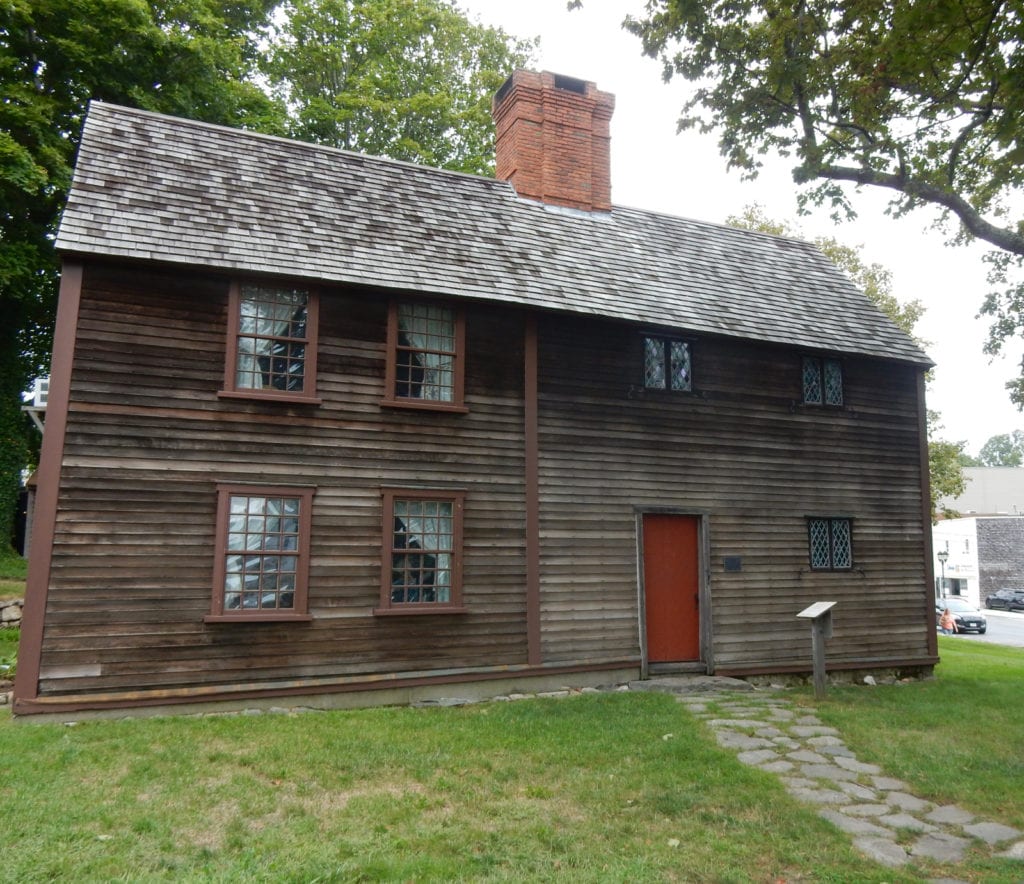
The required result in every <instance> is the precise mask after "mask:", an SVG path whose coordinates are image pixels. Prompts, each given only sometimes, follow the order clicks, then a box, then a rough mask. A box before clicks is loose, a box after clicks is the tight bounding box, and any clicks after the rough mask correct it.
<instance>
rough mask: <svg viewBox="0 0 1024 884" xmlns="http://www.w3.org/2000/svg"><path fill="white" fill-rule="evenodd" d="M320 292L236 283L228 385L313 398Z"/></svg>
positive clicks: (233, 389)
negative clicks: (318, 295)
mask: <svg viewBox="0 0 1024 884" xmlns="http://www.w3.org/2000/svg"><path fill="white" fill-rule="evenodd" d="M317 307H318V302H317V298H316V295H315V294H314V293H312V292H310V291H307V290H305V289H300V288H287V287H281V286H268V285H256V284H249V283H235V284H233V285H232V287H231V296H230V303H229V309H230V311H231V312H230V318H231V321H230V327H229V341H228V354H229V360H228V363H229V364H228V368H227V377H226V379H225V384H226V389H227V390H228V391H230V392H232V393H235V394H246V395H259V396H268V395H269V396H277V397H282V396H283V397H286V398H289V399H292V398H311V397H313V396H314V395H315V392H314V391H315V381H316V320H317Z"/></svg>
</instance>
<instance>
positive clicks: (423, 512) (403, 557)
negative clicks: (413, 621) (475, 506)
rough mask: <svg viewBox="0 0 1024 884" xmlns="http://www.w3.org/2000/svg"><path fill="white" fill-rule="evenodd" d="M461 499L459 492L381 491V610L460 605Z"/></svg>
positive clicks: (462, 494) (417, 610) (447, 607)
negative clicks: (382, 527) (382, 543)
mask: <svg viewBox="0 0 1024 884" xmlns="http://www.w3.org/2000/svg"><path fill="white" fill-rule="evenodd" d="M463 498H464V493H463V492H461V491H459V492H451V491H421V490H411V491H406V490H400V489H395V490H390V489H389V490H386V491H385V492H384V561H383V568H382V570H383V585H382V587H381V610H385V611H391V612H395V611H406V612H422V611H432V610H440V609H452V608H459V607H460V606H461V602H462V579H461V573H462V504H463Z"/></svg>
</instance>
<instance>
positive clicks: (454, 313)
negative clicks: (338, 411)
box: [383, 302, 466, 411]
mask: <svg viewBox="0 0 1024 884" xmlns="http://www.w3.org/2000/svg"><path fill="white" fill-rule="evenodd" d="M387 351H388V352H387V367H386V372H385V379H384V383H385V394H384V399H383V402H384V404H385V405H393V406H394V405H398V406H402V407H409V408H427V409H437V410H442V411H466V408H465V407H464V405H463V389H464V387H463V378H464V355H463V354H464V353H465V319H464V316H463V314H462V311H461V310H459V309H457V308H454V307H447V306H444V305H438V304H431V303H421V302H392V303H391V305H390V307H389V309H388V348H387Z"/></svg>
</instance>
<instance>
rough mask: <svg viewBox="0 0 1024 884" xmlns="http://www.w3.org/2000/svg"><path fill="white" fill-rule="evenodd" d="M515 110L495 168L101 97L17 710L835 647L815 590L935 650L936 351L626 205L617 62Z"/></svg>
mask: <svg viewBox="0 0 1024 884" xmlns="http://www.w3.org/2000/svg"><path fill="white" fill-rule="evenodd" d="M494 106H495V119H496V122H497V132H498V141H497V144H498V157H497V168H498V180H492V179H489V178H481V177H475V176H469V175H462V174H456V173H452V172H446V171H441V170H438V169H429V168H423V167H420V166H415V165H411V164H406V163H400V162H394V161H390V160H384V159H378V158H375V157H368V156H361V155H356V154H352V153H347V152H344V151H339V150H332V149H328V148H324V147H318V146H314V145H310V144H304V143H298V142H294V141H288V140H284V139H280V138H273V137H268V136H263V135H256V134H252V133H249V132H242V131H235V130H232V129H227V128H222V127H217V126H211V125H206V124H203V123H196V122H191V121H188V120H182V119H175V118H170V117H165V116H158V115H154V114H151V113H144V112H142V111H137V110H129V109H126V108H121V107H114V106H109V105H104V104H94V105H93V106H92V108H91V110H90V111H89V115H88V119H87V121H86V124H85V130H84V134H83V138H82V145H81V151H80V153H79V158H78V165H77V170H76V173H75V179H74V185H73V187H72V190H71V195H70V199H69V201H68V206H67V210H66V212H65V214H64V218H63V223H62V226H61V229H60V236H59V240H58V246H59V248H60V250H61V252H62V255H63V259H64V271H63V277H62V284H61V296H60V306H59V314H58V318H57V332H56V341H55V349H54V359H53V374H52V380H51V389H50V396H49V406H48V418H47V423H46V432H45V437H44V449H43V455H42V464H41V467H40V472H39V476H40V478H39V490H38V496H37V501H36V512H35V537H34V542H33V549H32V557H31V565H30V576H29V588H28V593H27V598H26V607H25V623H24V626H23V633H22V636H23V637H22V650H21V659H20V660H19V665H18V674H17V685H16V693H15V700H14V709H15V712H16V713H18V714H23V715H27V714H39V713H51V714H56V715H67V714H71V713H75V714H79V713H80V712H81V711H82V710H92V711H94V712H97V713H100V712H102V711H103V710H112V709H117V710H120V709H125V708H140V707H168V706H173V707H175V708H178V709H183V710H184V709H186V708H190V707H191V708H196V707H197V706H199V708H216V706H217V704H220V705H221V706H223V705H234V706H238V705H240V704H243V703H244V704H247V705H252V706H260V705H282V704H284V703H295V704H304V705H320V706H331V705H344V704H352V703H357V702H358V703H374V702H401V701H404V700H409V699H412V698H416V697H431V696H433V697H437V696H443V695H447V696H471V695H472V693H473V692H477V693H487V692H490V693H497V692H500V691H502V690H512V689H517V688H519V689H531V688H532V689H536V688H538V687H540V686H544V685H547V686H555V685H566V684H571V685H586V684H596V683H609V682H613V681H616V680H623V679H630V678H636V677H643V676H644V675H646V674H648V673H650V672H658V671H666V670H688V671H698V672H707V673H717V674H728V675H736V676H745V675H746V676H749V675H753V674H765V673H784V672H806V671H809V670H810V668H811V659H810V657H811V648H810V638H809V630H808V628H807V624H806V621H801V620H799V619H797V617H796V614H797V613H798V612H799V611H800V610H801V609H803V608H805V607H806V606H808V605H809V604H811V603H813V602H815V601H819V600H828V601H835V602H836V606H835V609H834V618H835V619H834V637H833V638H832V639H831V641H830V643H829V647H828V660H829V667H830V669H832V670H839V669H848V670H880V669H901V670H917V671H922V670H924V671H927V670H928V669H929V668H930V667H931V666H932V665H933V664H934V663H935V662H936V648H935V638H934V633H935V628H934V615H933V613H932V607H931V606H932V592H931V586H932V575H931V573H930V561H931V555H930V549H929V542H930V541H929V521H930V519H929V503H928V501H929V496H928V473H927V452H926V443H925V418H924V414H925V411H924V395H923V374H924V372H925V370H926V368H927V367H928V366H929V364H930V363H929V362H928V359H927V357H926V356H925V355H924V354H923V353H921V351H920V350H919V349H918V348H917V347H916V346H915V344H914V343H913V341H911V340H910V339H909V338H908V337H907V336H906V335H905V334H904V333H903V332H901V331H900V330H899V329H898V328H896V326H894V325H893V324H892V323H891V322H890V321H889V319H887V318H886V317H885V316H884V315H883V314H882V313H880V312H879V311H878V310H877V309H876V308H875V307H874V306H872V305H871V304H870V303H869V302H868V301H867V299H866V298H865V297H864V296H863V295H862V294H861V293H860V292H859V291H857V290H856V288H855V287H854V286H853V285H852V284H851V283H850V282H849V281H848V280H847V278H846V277H845V276H844V275H843V274H841V273H840V272H839V271H838V270H837V269H836V268H835V267H834V266H833V265H831V264H830V263H829V261H828V260H827V259H825V258H824V257H823V256H822V255H821V254H820V253H819V252H818V251H817V250H816V249H815V248H814V247H812V246H810V245H808V244H806V243H802V242H797V241H793V240H789V239H783V238H779V237H774V236H767V235H763V234H760V233H752V232H748V231H742V230H735V229H731V228H728V227H721V226H717V225H713V224H707V223H702V222H698V221H691V220H685V219H681V218H676V217H669V216H665V215H659V214H654V213H651V212H644V211H638V210H635V209H628V208H621V207H618V206H614V205H612V203H611V199H610V195H611V187H610V181H609V139H608V127H609V120H610V117H611V113H612V108H613V99H612V97H611V96H610V95H608V94H606V93H602V92H600V91H598V90H597V89H596V88H595V86H594V84H593V83H587V82H583V81H580V80H575V79H571V78H567V77H561V76H556V75H553V74H549V73H543V74H537V73H531V72H523V71H521V72H517V73H516V74H515V75H514V76H513V77H512V78H511V79H510V80H509V81H508V83H506V85H505V86H504V87H503V88H502V89H501V90H500V92H499V93H498V95H497V96H496V98H495V104H494ZM282 698H284V699H282ZM200 704H205V705H201V706H200ZM211 704H212V705H211Z"/></svg>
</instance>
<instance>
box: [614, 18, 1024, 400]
mask: <svg viewBox="0 0 1024 884" xmlns="http://www.w3.org/2000/svg"><path fill="white" fill-rule="evenodd" d="M625 26H626V27H627V28H628V29H629V30H630V31H632V32H633V33H635V34H637V35H638V36H639V37H640V38H641V40H642V42H643V51H644V52H645V53H646V54H647V55H650V56H652V57H655V58H660V59H661V61H662V63H663V66H664V76H665V78H666V79H670V78H672V77H673V76H676V75H678V76H681V77H683V78H685V79H687V80H689V81H691V82H692V83H694V84H695V88H694V90H693V92H692V97H691V98H690V99H689V100H688V101H687V103H686V104H685V106H684V108H683V115H682V117H681V119H680V121H679V126H680V129H688V128H692V127H696V128H698V129H699V130H700V131H702V132H712V131H715V132H717V133H718V134H719V144H720V147H721V150H722V153H723V155H724V156H725V157H726V159H727V160H728V163H729V165H730V166H731V167H737V168H739V169H741V170H742V171H743V172H744V173H746V174H747V175H748V176H754V175H756V174H757V171H758V168H759V166H760V165H761V161H760V159H759V158H760V157H761V156H764V155H781V156H784V157H788V158H790V159H791V161H792V162H793V175H794V178H795V180H796V181H797V182H799V183H802V184H806V185H808V189H807V190H806V191H805V192H804V193H802V194H801V201H802V204H804V205H806V203H807V201H812V202H815V203H819V204H821V203H831V204H832V205H833V206H834V207H836V209H837V210H839V211H846V212H847V213H849V214H852V208H851V206H850V204H849V201H848V199H847V195H846V192H845V190H844V187H845V186H847V185H850V184H853V185H867V186H870V187H875V188H879V189H881V190H883V191H887V192H888V193H889V194H890V195H891V202H890V207H889V211H890V212H891V213H893V214H895V215H897V216H900V215H903V214H905V213H907V212H909V211H911V210H912V209H916V208H918V207H921V206H924V205H930V206H933V207H935V208H937V209H938V211H939V213H940V219H941V220H955V221H957V222H959V228H958V231H957V233H956V235H955V241H957V242H961V243H963V242H968V241H970V240H972V239H980V240H983V241H985V242H988V243H990V244H991V245H993V246H995V247H996V249H997V251H995V252H993V253H991V254H990V255H989V256H988V260H989V262H990V281H991V282H992V284H993V285H994V286H996V287H997V289H996V290H994V291H993V292H992V293H991V294H990V295H989V296H988V298H987V299H986V301H985V303H984V305H983V307H982V310H983V312H984V313H987V314H988V315H990V316H992V317H993V318H994V322H993V325H992V329H991V333H990V337H989V341H988V343H987V345H986V350H988V351H989V352H990V353H998V352H999V351H1000V349H1001V347H1002V345H1003V344H1004V343H1005V342H1006V341H1007V340H1009V339H1010V338H1012V337H1015V336H1017V335H1019V334H1020V333H1021V332H1024V280H1022V277H1021V276H1020V275H1019V273H1020V271H1021V270H1024V215H1022V213H1021V210H1020V201H1019V199H1017V200H1016V201H1015V200H1014V197H1015V196H1016V194H1017V191H1019V190H1020V188H1021V186H1022V184H1024V162H1022V160H1024V79H1022V78H1021V76H1020V71H1021V70H1024V19H1022V9H1021V5H1020V3H1004V2H1000V0H935V2H930V3H908V2H899V0H842V2H840V0H784V2H778V0H710V2H706V3H696V2H692V0H648V2H647V6H646V14H645V15H644V16H642V17H634V18H629V19H627V20H626V23H625ZM1007 386H1008V388H1009V389H1010V394H1011V398H1012V399H1013V400H1014V401H1015V402H1016V403H1017V405H1018V406H1020V407H1021V408H1024V365H1022V377H1021V378H1019V379H1017V380H1015V381H1012V382H1010V383H1009V384H1008V385H1007Z"/></svg>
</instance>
